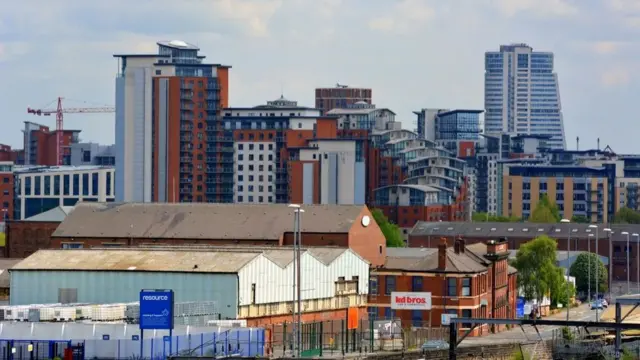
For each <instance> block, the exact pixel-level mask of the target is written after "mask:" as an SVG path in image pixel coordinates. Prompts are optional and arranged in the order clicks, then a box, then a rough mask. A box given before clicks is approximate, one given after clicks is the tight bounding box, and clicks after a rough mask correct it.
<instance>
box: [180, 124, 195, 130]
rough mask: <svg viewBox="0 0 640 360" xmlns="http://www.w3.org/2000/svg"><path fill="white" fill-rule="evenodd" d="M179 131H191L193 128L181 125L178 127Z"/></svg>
mask: <svg viewBox="0 0 640 360" xmlns="http://www.w3.org/2000/svg"><path fill="white" fill-rule="evenodd" d="M180 131H193V126H191V125H182V126H180Z"/></svg>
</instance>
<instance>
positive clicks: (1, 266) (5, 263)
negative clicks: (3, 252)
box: [0, 259, 22, 288]
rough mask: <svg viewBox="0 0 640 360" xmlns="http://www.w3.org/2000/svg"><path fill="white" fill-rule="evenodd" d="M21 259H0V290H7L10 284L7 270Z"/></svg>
mask: <svg viewBox="0 0 640 360" xmlns="http://www.w3.org/2000/svg"><path fill="white" fill-rule="evenodd" d="M20 261H22V259H0V288H8V287H9V284H10V281H11V279H10V276H9V271H7V270H9V269H11V268H12V267H13V266H14V265H15V264H17V263H19V262H20Z"/></svg>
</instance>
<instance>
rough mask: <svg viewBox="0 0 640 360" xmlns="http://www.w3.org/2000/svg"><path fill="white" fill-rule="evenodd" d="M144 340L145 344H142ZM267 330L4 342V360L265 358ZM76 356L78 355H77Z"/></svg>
mask: <svg viewBox="0 0 640 360" xmlns="http://www.w3.org/2000/svg"><path fill="white" fill-rule="evenodd" d="M141 340H142V341H141ZM265 343H266V341H265V330H264V329H261V328H233V329H221V330H220V331H218V332H209V333H199V334H186V335H175V336H168V335H165V336H162V337H150V338H145V339H140V337H139V335H132V336H131V338H130V339H122V338H120V339H113V338H111V337H110V336H107V335H104V336H103V338H102V339H95V338H93V339H91V338H89V339H87V338H85V339H71V340H66V341H60V340H36V339H32V340H31V339H30V340H24V339H21V340H0V360H22V359H25V360H27V359H28V360H35V359H53V358H56V357H58V358H65V351H68V349H73V350H77V349H81V351H80V353H81V354H82V355H81V356H79V357H78V358H79V359H85V358H86V359H123V360H124V359H150V360H163V359H166V358H168V357H169V356H171V355H175V356H195V357H197V356H200V357H202V356H209V357H220V356H237V357H262V356H264V355H265V352H264V350H265ZM76 353H78V352H77V351H76Z"/></svg>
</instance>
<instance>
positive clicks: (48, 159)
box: [22, 121, 80, 166]
mask: <svg viewBox="0 0 640 360" xmlns="http://www.w3.org/2000/svg"><path fill="white" fill-rule="evenodd" d="M22 132H23V133H24V147H23V149H24V164H25V165H47V166H53V165H58V157H57V155H56V154H57V146H58V142H57V141H58V140H57V139H58V138H57V132H56V130H53V131H52V130H49V127H48V126H44V125H40V124H36V123H34V122H31V121H25V122H24V130H22ZM79 135H80V130H62V164H63V165H69V164H70V161H71V148H70V147H71V145H72V144H75V143H77V142H78V141H79Z"/></svg>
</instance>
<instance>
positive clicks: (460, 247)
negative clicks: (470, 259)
mask: <svg viewBox="0 0 640 360" xmlns="http://www.w3.org/2000/svg"><path fill="white" fill-rule="evenodd" d="M464 247H465V241H464V239H463V238H462V237H458V238H457V239H456V247H455V249H456V254H464Z"/></svg>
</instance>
